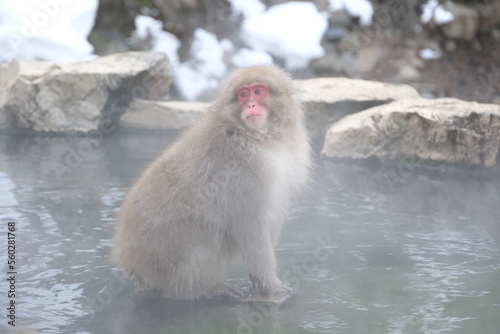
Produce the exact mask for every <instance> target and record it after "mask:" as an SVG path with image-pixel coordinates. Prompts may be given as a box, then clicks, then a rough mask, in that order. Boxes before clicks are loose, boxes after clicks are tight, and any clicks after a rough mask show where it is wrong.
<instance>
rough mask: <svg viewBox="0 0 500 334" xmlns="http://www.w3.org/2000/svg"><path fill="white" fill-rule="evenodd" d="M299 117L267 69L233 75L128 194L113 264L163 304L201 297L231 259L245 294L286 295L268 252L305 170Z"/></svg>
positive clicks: (290, 92) (289, 89) (292, 99)
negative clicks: (248, 288)
mask: <svg viewBox="0 0 500 334" xmlns="http://www.w3.org/2000/svg"><path fill="white" fill-rule="evenodd" d="M304 118H305V115H304V110H303V108H302V106H301V104H300V102H299V100H298V99H297V93H296V91H295V89H294V86H293V82H292V80H291V79H290V77H289V75H288V74H287V73H286V72H285V71H283V70H281V69H280V68H278V67H276V66H273V65H258V66H253V67H249V68H244V69H239V70H236V71H234V72H233V73H232V74H231V75H230V76H229V77H228V78H227V80H226V82H225V84H224V86H223V88H222V93H221V95H220V97H219V98H218V99H217V100H216V101H215V102H214V103H213V105H212V106H211V107H210V108H209V110H208V111H207V113H206V114H205V115H204V116H203V117H202V119H201V120H199V121H198V123H196V124H195V125H193V126H192V127H191V128H190V129H188V130H187V131H185V132H184V133H183V134H182V135H181V136H180V138H179V139H178V140H177V141H176V142H175V143H174V144H172V146H171V147H170V148H169V149H167V150H166V151H165V152H164V153H163V154H162V155H161V156H160V157H159V158H158V159H157V160H156V161H155V162H153V164H152V165H151V166H149V168H147V169H146V170H145V171H144V173H143V174H142V176H141V177H140V178H139V180H138V181H137V183H136V184H135V185H134V186H133V187H132V188H131V189H130V191H129V193H128V195H127V197H126V198H125V201H124V203H123V206H122V208H121V211H120V213H119V217H118V221H117V226H116V231H115V236H114V243H115V246H114V250H113V254H112V255H113V259H114V261H115V262H116V263H117V264H118V265H120V266H122V267H123V268H125V270H126V271H127V272H128V273H129V274H131V275H132V276H134V277H135V278H136V279H137V280H138V281H139V282H140V283H141V284H142V285H144V287H147V288H153V289H158V290H160V291H162V293H163V295H164V296H165V297H167V298H173V299H182V300H193V299H199V298H203V297H205V296H207V295H209V294H210V293H211V291H212V289H213V288H214V286H215V285H216V284H217V283H219V282H221V281H222V280H223V279H224V276H225V272H226V269H227V268H228V265H229V264H230V263H231V262H232V260H233V259H234V258H235V256H240V257H241V259H242V260H243V263H244V264H245V266H246V268H247V269H248V271H249V273H250V278H251V281H252V284H253V288H252V291H254V292H255V293H256V294H257V293H258V294H261V295H266V296H269V295H274V294H280V293H289V292H291V291H292V290H291V288H290V287H288V285H286V284H285V283H283V282H282V281H280V280H279V279H278V276H277V268H276V257H275V253H274V249H275V246H276V243H277V241H278V237H279V234H280V231H281V228H282V224H283V222H284V220H285V218H286V211H287V209H288V208H289V207H290V205H291V204H292V203H293V202H294V201H295V200H296V199H297V197H298V195H299V193H300V191H301V189H302V188H304V186H305V185H306V184H307V181H308V174H309V169H310V164H311V161H310V159H311V157H310V146H309V140H308V136H307V132H306V128H305V124H304Z"/></svg>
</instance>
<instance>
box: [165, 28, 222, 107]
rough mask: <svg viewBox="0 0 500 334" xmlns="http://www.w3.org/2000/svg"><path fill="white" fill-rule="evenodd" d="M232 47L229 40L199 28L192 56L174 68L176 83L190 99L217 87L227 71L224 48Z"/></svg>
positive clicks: (191, 52)
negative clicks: (219, 38)
mask: <svg viewBox="0 0 500 334" xmlns="http://www.w3.org/2000/svg"><path fill="white" fill-rule="evenodd" d="M230 47H232V43H231V42H230V41H228V40H224V41H221V42H220V41H219V40H218V39H217V36H215V34H212V33H210V32H208V31H206V30H203V29H201V28H198V29H196V30H195V32H194V37H193V43H192V45H191V49H190V55H191V58H190V60H188V61H187V62H185V63H182V64H179V65H178V66H177V67H176V68H174V74H175V83H176V85H177V87H178V88H179V90H180V92H181V93H182V95H183V96H184V97H185V98H187V99H188V100H194V99H196V98H197V97H198V96H199V95H200V94H201V93H202V92H203V91H205V90H206V89H215V88H217V87H218V85H219V82H220V80H221V79H222V78H223V77H224V76H225V75H226V73H227V65H226V64H225V63H224V61H223V58H224V48H230Z"/></svg>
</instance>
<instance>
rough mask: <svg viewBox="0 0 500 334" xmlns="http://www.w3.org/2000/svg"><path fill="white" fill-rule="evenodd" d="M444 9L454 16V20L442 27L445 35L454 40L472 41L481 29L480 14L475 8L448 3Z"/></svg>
mask: <svg viewBox="0 0 500 334" xmlns="http://www.w3.org/2000/svg"><path fill="white" fill-rule="evenodd" d="M444 8H445V9H446V10H447V11H449V12H450V13H452V14H453V20H452V21H450V22H448V23H446V24H444V25H443V26H442V29H443V32H444V33H445V35H446V36H447V37H449V38H452V39H462V40H466V41H472V40H473V39H474V38H475V37H476V34H477V32H478V29H479V13H478V10H477V9H476V8H474V6H466V5H462V4H458V3H454V2H453V1H446V2H445V4H444Z"/></svg>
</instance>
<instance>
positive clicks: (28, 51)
mask: <svg viewBox="0 0 500 334" xmlns="http://www.w3.org/2000/svg"><path fill="white" fill-rule="evenodd" d="M97 5H98V0H81V1H67V0H46V1H39V0H18V1H11V0H0V45H1V52H0V62H9V61H11V60H12V59H13V58H16V57H19V58H24V59H43V60H49V61H53V62H56V63H66V62H75V61H83V60H89V59H92V58H94V57H95V56H93V54H92V53H93V50H94V49H93V47H92V45H91V44H90V43H89V42H88V41H87V36H88V34H89V33H90V31H91V29H92V27H93V25H94V21H95V16H96V13H97Z"/></svg>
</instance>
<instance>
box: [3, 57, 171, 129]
mask: <svg viewBox="0 0 500 334" xmlns="http://www.w3.org/2000/svg"><path fill="white" fill-rule="evenodd" d="M170 82H171V72H170V66H169V62H168V60H167V58H166V56H165V55H164V54H162V53H156V52H150V51H148V52H127V53H120V54H114V55H110V56H106V57H101V58H97V59H95V60H92V61H86V62H78V63H72V64H53V63H50V62H40V61H19V74H18V77H17V80H16V81H15V83H14V84H13V85H12V88H11V89H10V92H9V93H8V96H7V98H6V101H5V103H4V105H3V106H2V105H0V120H2V119H4V126H3V127H15V128H19V129H29V130H34V131H40V132H69V131H77V132H89V131H93V130H97V129H98V128H99V126H100V125H101V124H103V123H108V124H109V123H113V122H115V121H116V119H117V118H118V117H119V116H120V115H121V114H122V113H123V112H124V111H125V109H126V107H127V106H128V104H129V103H130V102H131V101H132V100H134V99H136V98H146V99H148V98H153V99H163V98H165V97H166V96H167V95H168V91H169V89H170ZM5 122H7V124H5Z"/></svg>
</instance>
